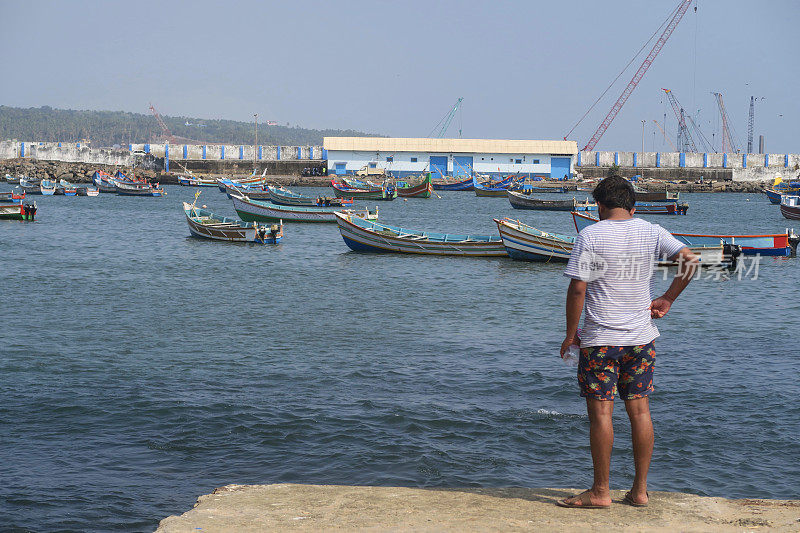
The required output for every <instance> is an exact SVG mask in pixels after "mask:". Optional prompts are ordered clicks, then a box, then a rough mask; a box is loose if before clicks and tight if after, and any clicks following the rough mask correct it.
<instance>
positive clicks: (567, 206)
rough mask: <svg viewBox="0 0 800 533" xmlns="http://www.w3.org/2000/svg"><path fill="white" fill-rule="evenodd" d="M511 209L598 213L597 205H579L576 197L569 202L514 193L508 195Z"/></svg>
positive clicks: (585, 203) (583, 203)
mask: <svg viewBox="0 0 800 533" xmlns="http://www.w3.org/2000/svg"><path fill="white" fill-rule="evenodd" d="M506 195H507V196H508V201H509V203H511V207H513V208H514V209H530V210H535V211H597V204H593V203H589V202H588V201H587V202H581V203H579V202H578V201H577V200H576V199H575V198H574V197H573V198H569V199H567V200H541V199H539V198H532V197H530V196H528V195H526V194H520V193H518V192H514V191H508V192H507V193H506Z"/></svg>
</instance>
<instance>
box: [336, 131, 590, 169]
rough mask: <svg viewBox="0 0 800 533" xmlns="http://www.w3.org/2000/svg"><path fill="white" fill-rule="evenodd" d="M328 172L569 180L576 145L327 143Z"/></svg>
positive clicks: (361, 139) (403, 140) (369, 139)
mask: <svg viewBox="0 0 800 533" xmlns="http://www.w3.org/2000/svg"><path fill="white" fill-rule="evenodd" d="M323 148H324V149H325V151H326V154H327V160H328V172H330V173H332V174H354V173H356V172H358V171H360V170H365V169H383V170H385V171H386V173H387V174H390V175H392V176H394V177H397V178H403V177H405V176H408V175H411V174H420V173H422V172H427V171H431V172H432V173H433V177H434V178H438V177H441V176H465V177H466V176H470V175H471V174H472V173H473V172H476V173H478V174H488V175H494V176H496V175H507V174H528V175H530V176H531V177H542V178H552V179H564V178H565V177H571V176H573V175H574V172H575V166H574V165H575V156H576V154H577V153H578V144H577V143H576V142H575V141H526V140H506V139H412V138H397V137H325V139H324V141H323Z"/></svg>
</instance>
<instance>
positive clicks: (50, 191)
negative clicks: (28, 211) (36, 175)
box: [39, 180, 57, 196]
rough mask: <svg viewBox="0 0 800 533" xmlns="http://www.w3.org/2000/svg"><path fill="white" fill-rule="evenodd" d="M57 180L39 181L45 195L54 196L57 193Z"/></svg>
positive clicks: (41, 191) (40, 189) (40, 188)
mask: <svg viewBox="0 0 800 533" xmlns="http://www.w3.org/2000/svg"><path fill="white" fill-rule="evenodd" d="M56 188H57V187H56V182H55V181H52V180H42V181H41V183H39V192H40V193H41V194H43V195H44V196H53V195H54V194H55V193H56Z"/></svg>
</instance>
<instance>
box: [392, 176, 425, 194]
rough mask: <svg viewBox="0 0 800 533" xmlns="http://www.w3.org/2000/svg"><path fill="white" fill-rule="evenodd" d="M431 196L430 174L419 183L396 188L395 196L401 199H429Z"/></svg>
mask: <svg viewBox="0 0 800 533" xmlns="http://www.w3.org/2000/svg"><path fill="white" fill-rule="evenodd" d="M432 194H433V182H432V181H431V175H430V174H427V175H426V176H425V179H423V180H422V182H421V183H418V184H416V185H411V186H409V187H398V188H397V196H399V197H401V198H430V197H431V195H432Z"/></svg>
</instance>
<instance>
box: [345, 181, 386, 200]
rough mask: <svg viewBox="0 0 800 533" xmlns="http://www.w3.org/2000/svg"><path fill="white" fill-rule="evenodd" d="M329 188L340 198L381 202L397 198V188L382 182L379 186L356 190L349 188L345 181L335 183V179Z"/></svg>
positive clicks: (355, 188)
mask: <svg viewBox="0 0 800 533" xmlns="http://www.w3.org/2000/svg"><path fill="white" fill-rule="evenodd" d="M331 187H333V190H334V191H336V192H337V193H338V195H339V196H341V197H342V198H357V199H359V200H383V201H390V200H394V199H395V198H397V187H395V186H394V185H393V184H391V183H389V182H384V183H382V184H381V185H379V186H373V187H369V186H368V187H365V188H357V187H351V186H350V185H348V183H347V182H345V181H340V182H337V181H336V179H332V180H331Z"/></svg>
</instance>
